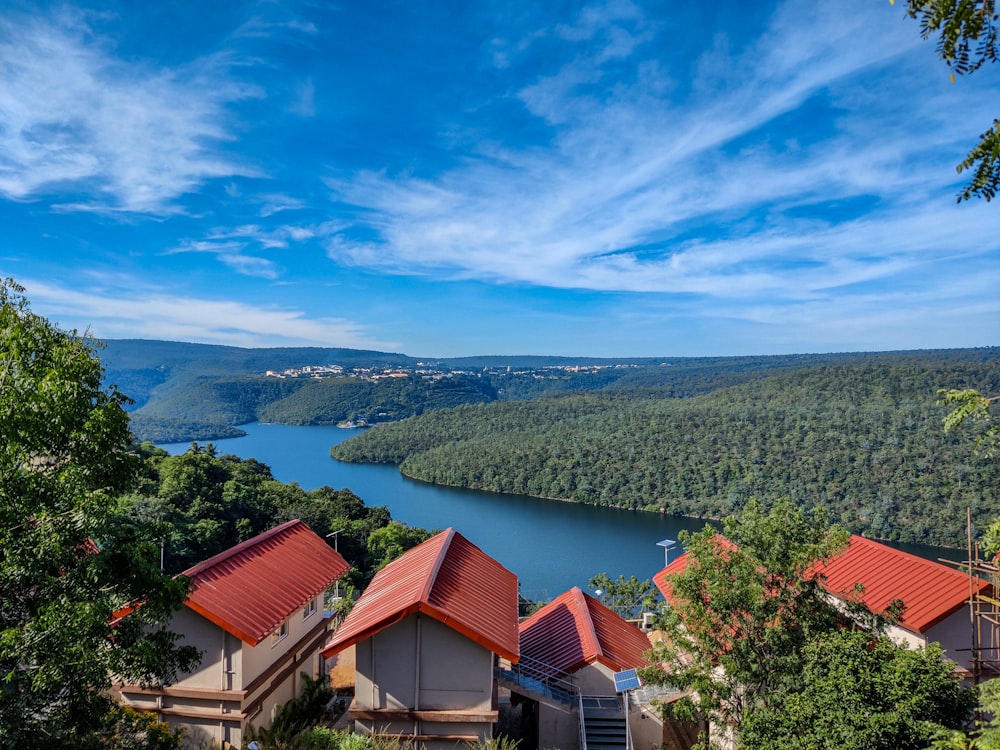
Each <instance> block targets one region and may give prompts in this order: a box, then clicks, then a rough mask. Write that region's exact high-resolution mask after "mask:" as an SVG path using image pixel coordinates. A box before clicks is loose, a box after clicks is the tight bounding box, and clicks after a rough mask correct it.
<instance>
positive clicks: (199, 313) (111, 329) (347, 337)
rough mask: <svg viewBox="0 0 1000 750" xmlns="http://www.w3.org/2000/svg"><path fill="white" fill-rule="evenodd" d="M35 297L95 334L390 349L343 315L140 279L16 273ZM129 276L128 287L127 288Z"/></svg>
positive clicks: (36, 303) (51, 313)
mask: <svg viewBox="0 0 1000 750" xmlns="http://www.w3.org/2000/svg"><path fill="white" fill-rule="evenodd" d="M20 281H21V282H22V283H23V285H24V286H25V287H26V289H27V293H28V295H29V296H30V298H31V301H32V305H33V307H34V308H35V309H37V310H44V311H45V315H46V316H47V317H49V318H50V319H51V320H53V321H55V322H56V323H58V324H59V325H61V326H62V327H63V328H66V329H70V328H74V329H76V330H79V331H81V332H82V331H85V330H86V331H89V332H90V333H91V334H92V335H94V336H95V337H97V338H151V339H170V340H175V341H191V342H196V343H205V344H213V343H218V344H227V345H231V346H301V345H310V346H329V347H348V348H362V349H381V350H392V349H394V348H398V344H397V343H394V342H386V341H378V340H375V339H374V338H372V337H371V336H369V335H368V333H367V331H366V328H365V326H363V325H361V324H359V323H356V322H354V321H351V320H347V319H344V318H316V317H310V316H309V315H308V314H307V313H305V312H304V311H302V310H297V309H292V308H283V307H277V306H274V307H256V306H253V305H249V304H246V303H242V302H236V301H232V300H225V299H206V298H198V297H186V296H175V295H172V294H170V293H168V292H167V291H165V290H163V289H157V288H153V287H149V286H147V285H145V284H143V283H142V282H141V281H139V280H137V279H126V278H122V279H118V280H117V281H116V283H115V285H113V286H112V285H107V284H103V285H102V284H99V283H84V284H83V285H82V286H81V288H74V289H70V288H68V287H65V286H61V285H57V284H49V283H46V282H44V281H38V280H35V279H21V280H20ZM129 284H132V285H133V288H131V289H130V288H129Z"/></svg>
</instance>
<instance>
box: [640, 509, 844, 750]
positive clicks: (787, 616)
mask: <svg viewBox="0 0 1000 750" xmlns="http://www.w3.org/2000/svg"><path fill="white" fill-rule="evenodd" d="M681 541H682V542H683V543H684V546H685V547H686V557H685V558H684V559H685V560H686V561H687V562H686V565H685V566H684V569H683V570H682V571H679V572H676V573H674V574H672V575H669V576H668V578H667V586H668V587H669V596H668V597H667V599H668V602H669V607H668V609H667V610H666V614H665V617H664V618H663V619H664V621H663V623H662V624H661V629H662V630H663V631H664V633H665V638H664V640H663V641H661V642H660V643H659V644H658V645H657V646H655V647H654V649H653V652H652V656H653V659H652V662H653V663H654V664H658V665H660V666H657V667H652V668H650V669H648V670H646V672H645V678H646V680H647V681H654V682H658V683H660V684H664V685H670V686H672V687H675V688H679V689H680V690H682V691H686V693H687V697H685V698H682V699H681V700H679V701H677V702H675V703H673V704H670V705H669V706H668V707H667V708H668V710H669V712H671V713H672V714H673V715H674V716H676V717H677V718H681V719H687V720H695V721H698V722H699V723H700V724H701V725H702V726H703V727H707V726H709V725H711V726H714V727H717V728H727V729H728V730H729V731H731V732H732V733H733V734H734V735H736V736H738V735H739V731H740V728H741V726H742V724H743V722H744V720H745V719H746V717H747V716H748V715H749V714H750V713H751V712H753V711H757V710H761V709H763V708H766V707H768V706H769V705H770V704H771V702H772V700H773V699H774V697H775V696H777V695H779V694H780V693H781V692H783V691H786V690H792V689H794V688H795V687H796V686H797V685H798V684H799V681H800V679H801V660H802V653H803V649H804V647H805V645H806V643H807V642H808V641H809V639H810V638H811V637H813V636H814V635H816V634H817V633H822V632H828V631H829V630H831V629H832V628H833V627H834V626H835V623H836V620H837V611H836V610H835V609H834V608H833V606H832V605H831V604H830V602H829V600H828V598H827V597H826V595H825V593H824V592H823V590H822V588H821V586H820V585H819V582H818V581H817V580H816V579H815V577H813V576H809V575H807V572H808V570H809V568H810V567H811V566H813V565H814V564H815V563H816V562H817V561H819V560H825V559H828V558H829V557H830V556H831V555H833V554H834V553H836V552H837V551H839V550H840V549H841V548H842V547H843V545H844V544H845V543H846V542H847V534H846V532H844V531H842V530H840V529H837V528H835V527H830V526H828V524H827V523H826V521H825V519H823V518H822V516H821V515H820V514H817V515H815V516H810V515H808V514H806V513H805V512H803V511H802V510H800V509H799V508H796V507H795V506H794V505H792V503H791V502H790V501H788V500H779V501H776V502H775V504H774V505H773V507H772V508H771V509H770V510H767V511H765V510H764V509H763V508H762V507H761V506H760V505H759V504H758V503H757V502H756V501H755V500H751V501H750V502H748V503H747V505H746V507H745V508H744V510H743V512H742V514H741V515H740V516H739V517H730V518H728V519H726V521H725V523H724V536H722V535H719V533H718V532H717V530H716V529H715V528H713V527H711V526H708V527H706V528H705V529H704V530H703V531H700V532H698V533H696V534H691V535H686V534H685V535H684V536H683V537H682V539H681ZM703 746H708V738H707V737H704V738H703Z"/></svg>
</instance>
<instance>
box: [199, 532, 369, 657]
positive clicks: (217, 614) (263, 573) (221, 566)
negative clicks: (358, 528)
mask: <svg viewBox="0 0 1000 750" xmlns="http://www.w3.org/2000/svg"><path fill="white" fill-rule="evenodd" d="M349 567H350V566H349V565H348V564H347V561H346V560H344V558H343V557H341V556H340V553H339V552H337V551H336V550H334V549H333V548H331V547H330V545H328V544H327V543H326V542H325V541H324V540H323V539H322V538H321V537H319V536H318V535H316V534H315V533H314V532H313V531H312V530H311V529H310V528H309V527H308V526H307V525H306V524H305V523H303V522H302V521H299V520H294V521H288V522H286V523H283V524H282V525H281V526H276V527H275V528H273V529H271V530H270V531H266V532H264V533H263V534H260V535H258V536H255V537H254V538H253V539H248V540H247V541H245V542H242V543H240V544H237V545H236V546H235V547H231V548H230V549H228V550H226V551H225V552H221V553H219V554H218V555H215V557H210V558H209V559H208V560H205V561H204V562H202V563H199V564H198V565H195V566H194V567H192V568H189V569H188V570H186V571H184V573H183V575H185V576H187V577H188V578H190V579H191V591H190V594H189V595H188V598H187V601H186V602H185V604H186V605H187V606H188V607H190V608H191V609H192V610H194V611H195V612H197V613H198V614H200V615H201V616H202V617H205V618H206V619H208V620H210V621H211V622H214V623H215V624H216V625H218V626H219V627H220V628H222V629H223V630H225V631H226V632H228V633H231V634H232V635H234V636H236V637H237V638H239V639H240V640H241V641H243V642H245V643H249V644H251V645H254V646H256V645H257V644H258V643H260V642H261V641H262V640H264V639H265V638H266V637H267V636H269V635H270V634H271V633H272V632H274V630H275V629H276V628H277V627H278V626H279V625H280V624H281V623H282V622H284V621H285V620H287V619H288V617H289V616H290V615H291V614H292V613H293V612H295V611H296V610H297V609H301V608H302V607H303V606H304V605H305V603H306V602H307V601H309V600H310V599H312V598H313V597H315V596H316V595H317V594H318V593H319V592H321V591H323V590H324V589H325V588H327V587H328V586H329V585H330V584H331V583H333V582H334V581H335V580H337V579H338V578H340V576H342V575H343V574H344V573H346V572H347V569H348V568H349Z"/></svg>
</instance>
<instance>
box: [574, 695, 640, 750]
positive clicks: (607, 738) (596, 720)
mask: <svg viewBox="0 0 1000 750" xmlns="http://www.w3.org/2000/svg"><path fill="white" fill-rule="evenodd" d="M581 705H582V708H583V733H584V737H585V739H586V749H587V750H627V748H628V747H629V741H628V725H627V723H626V719H625V709H624V708H623V707H622V705H621V703H620V702H619V700H618V698H617V697H603V696H591V695H585V696H583V697H582V699H581Z"/></svg>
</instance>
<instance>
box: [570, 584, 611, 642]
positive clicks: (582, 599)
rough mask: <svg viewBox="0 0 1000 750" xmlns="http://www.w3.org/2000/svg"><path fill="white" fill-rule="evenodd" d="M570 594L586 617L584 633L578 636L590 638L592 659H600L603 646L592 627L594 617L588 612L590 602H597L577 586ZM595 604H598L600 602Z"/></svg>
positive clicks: (595, 629)
mask: <svg viewBox="0 0 1000 750" xmlns="http://www.w3.org/2000/svg"><path fill="white" fill-rule="evenodd" d="M570 593H571V594H572V595H573V599H574V600H575V603H576V604H578V605H582V606H583V609H584V612H586V615H587V621H586V623H585V627H586V632H585V633H584V632H581V633H580V635H584V636H589V637H590V642H591V646H592V647H593V651H594V655H595V656H594V658H600V657H602V656H604V644H602V643H601V639H600V638H598V636H597V628H595V627H594V616H593V613H592V612H591V611H590V600H591V599H593V600H594V601H595V602H597V599H594V597H592V596H588V595H587V594H586V593H584V591H583V589H581V588H580V587H579V586H574V587H573V588H571V589H570ZM597 603H598V604H600V602H597ZM578 630H580V628H578Z"/></svg>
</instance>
